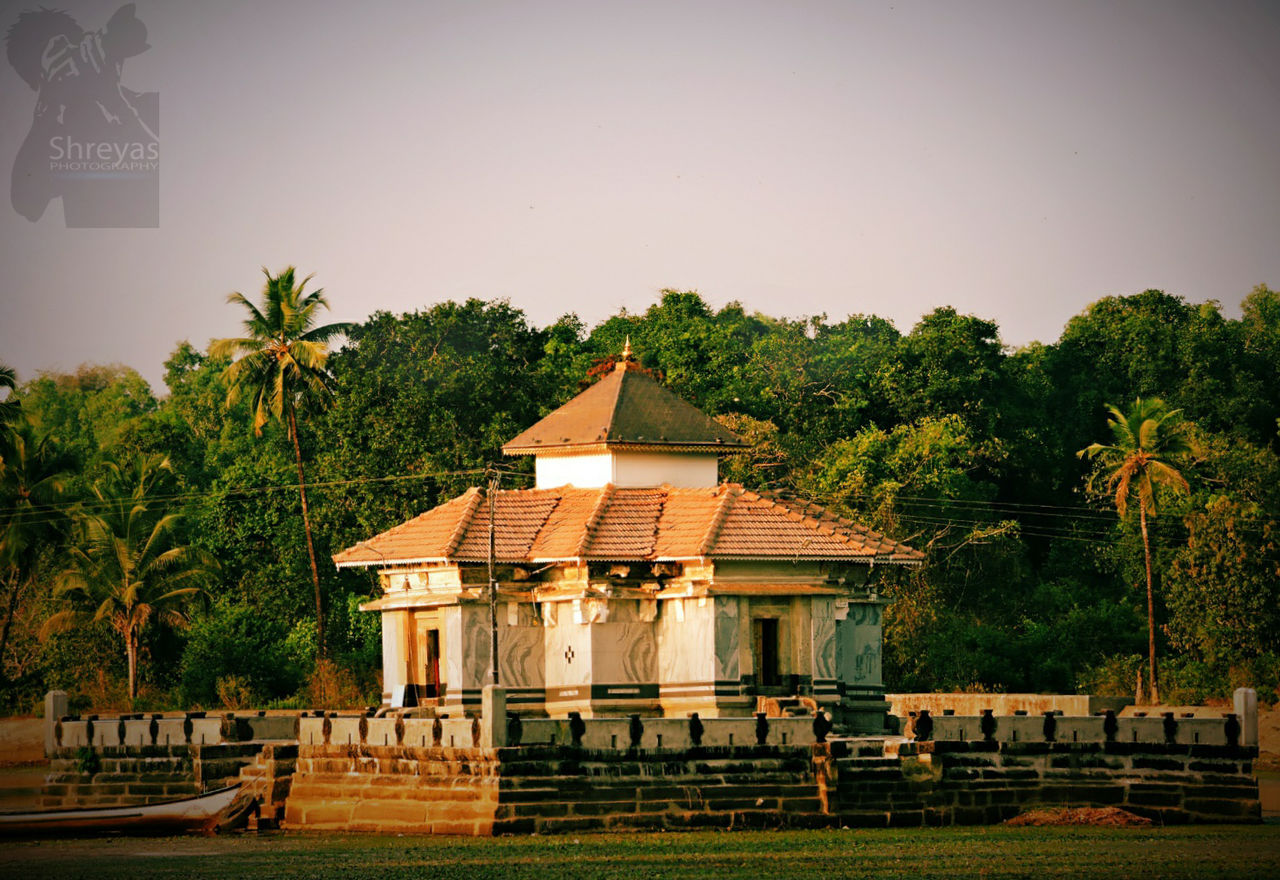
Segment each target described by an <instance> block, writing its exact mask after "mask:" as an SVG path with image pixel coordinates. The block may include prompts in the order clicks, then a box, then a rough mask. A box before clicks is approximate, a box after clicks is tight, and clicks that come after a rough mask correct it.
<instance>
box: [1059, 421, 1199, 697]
mask: <svg viewBox="0 0 1280 880" xmlns="http://www.w3.org/2000/svg"><path fill="white" fill-rule="evenodd" d="M1107 411H1108V412H1109V413H1110V414H1111V417H1110V418H1109V419H1108V420H1107V425H1108V426H1109V427H1110V428H1111V436H1112V438H1113V442H1112V443H1110V444H1104V443H1091V444H1090V445H1089V446H1087V447H1085V448H1084V449H1081V450H1080V451H1079V452H1077V453H1076V455H1078V456H1080V457H1081V458H1090V459H1097V460H1099V461H1101V462H1102V464H1103V467H1104V468H1105V473H1106V478H1107V486H1108V487H1109V488H1110V489H1111V490H1113V491H1114V492H1115V505H1116V512H1117V513H1119V514H1120V516H1121V517H1124V516H1125V515H1126V514H1127V512H1128V509H1129V498H1130V496H1135V497H1136V498H1137V499H1138V521H1139V523H1140V524H1141V528H1142V551H1143V555H1144V557H1145V561H1146V566H1147V652H1148V656H1149V659H1150V665H1151V669H1150V674H1151V701H1152V702H1153V703H1159V702H1160V690H1159V685H1158V684H1157V682H1156V615H1155V600H1154V593H1153V590H1152V585H1151V580H1152V579H1151V538H1150V536H1149V535H1148V533H1147V519H1148V517H1150V516H1153V515H1154V514H1155V512H1156V489H1157V487H1165V488H1167V489H1171V490H1173V491H1175V492H1186V491H1187V488H1188V487H1187V481H1186V478H1185V477H1183V476H1182V474H1181V473H1179V471H1178V469H1177V468H1175V467H1174V466H1173V465H1172V464H1171V463H1170V462H1171V461H1172V460H1174V459H1177V458H1178V457H1180V456H1183V455H1186V454H1187V453H1188V452H1190V451H1191V444H1190V442H1189V441H1188V439H1187V434H1186V426H1185V424H1184V423H1183V422H1182V420H1181V418H1180V417H1181V414H1182V410H1177V409H1175V410H1170V409H1167V408H1166V407H1165V404H1164V401H1162V400H1160V399H1159V398H1156V397H1153V398H1149V399H1147V400H1143V399H1142V398H1138V399H1137V400H1136V401H1134V404H1133V408H1132V409H1131V410H1129V412H1127V413H1123V412H1121V411H1120V410H1119V409H1117V408H1116V407H1114V406H1108V407H1107Z"/></svg>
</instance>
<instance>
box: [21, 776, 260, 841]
mask: <svg viewBox="0 0 1280 880" xmlns="http://www.w3.org/2000/svg"><path fill="white" fill-rule="evenodd" d="M239 793H240V786H239V785H232V786H228V787H227V788H220V789H218V790H217V791H211V792H207V793H205V794H202V795H197V796H196V797H190V798H182V799H181V800H174V801H163V802H160V803H152V804H135V805H131V806H122V807H86V808H82V809H73V810H45V811H40V812H33V813H0V835H4V836H8V837H48V836H54V835H56V836H68V837H69V836H85V835H98V834H123V835H166V834H211V833H213V832H214V831H216V830H217V829H218V827H219V826H221V825H224V824H226V823H227V822H228V821H229V819H230V817H232V816H233V815H234V814H235V813H236V812H237V810H236V807H237V804H239V805H240V806H241V807H243V808H247V807H248V806H251V805H252V798H239V799H238V798H237V795H238V794H239ZM246 801H247V803H246Z"/></svg>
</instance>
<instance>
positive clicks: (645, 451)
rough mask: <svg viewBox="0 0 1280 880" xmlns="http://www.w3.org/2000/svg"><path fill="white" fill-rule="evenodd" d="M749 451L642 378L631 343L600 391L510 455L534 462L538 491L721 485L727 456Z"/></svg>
mask: <svg viewBox="0 0 1280 880" xmlns="http://www.w3.org/2000/svg"><path fill="white" fill-rule="evenodd" d="M746 447H747V444H746V443H745V442H743V440H742V438H741V437H739V436H738V435H737V434H734V433H733V432H732V431H730V430H729V429H728V428H725V427H724V426H723V425H721V424H719V423H718V422H716V421H715V420H714V419H712V418H711V417H710V416H708V415H707V414H706V413H704V412H702V410H700V409H698V408H697V407H695V406H692V405H691V404H688V403H686V402H685V401H683V400H681V399H680V398H679V397H677V396H676V395H674V394H672V393H671V392H670V391H668V390H667V389H666V388H663V387H662V386H661V385H660V384H658V383H657V382H655V381H654V380H653V379H651V378H649V376H648V375H646V374H645V373H644V372H642V371H641V369H640V365H639V364H638V363H637V362H636V361H635V360H634V359H633V358H632V356H631V342H630V340H628V342H627V345H626V348H624V349H623V351H622V360H620V361H618V363H617V364H615V365H614V368H613V372H611V373H609V374H608V375H607V376H605V377H604V378H603V379H601V380H600V381H599V382H597V383H596V384H594V385H592V386H591V387H590V388H588V389H587V390H586V391H583V392H582V393H581V394H579V395H578V396H577V397H575V398H573V399H572V400H570V401H569V402H568V403H566V404H565V405H564V406H562V407H560V408H559V409H557V410H556V411H555V412H553V413H551V414H550V415H548V416H546V417H545V418H543V419H542V420H540V421H539V422H537V423H536V424H534V425H533V426H532V427H531V428H529V429H528V430H526V431H524V432H522V433H521V434H520V435H519V436H517V437H515V438H514V439H512V440H511V441H509V442H508V443H507V444H506V445H505V446H503V447H502V451H503V452H504V453H505V454H507V455H532V456H533V457H534V462H535V469H536V473H537V488H539V489H550V488H554V487H556V486H566V485H571V486H576V487H578V488H597V487H600V486H605V485H608V484H613V485H615V486H620V487H641V486H661V485H663V484H669V485H671V486H678V487H682V488H706V487H711V486H715V485H717V484H718V483H719V479H720V478H719V470H718V465H719V461H720V456H721V455H722V454H724V453H726V452H733V451H736V450H739V449H745V448H746Z"/></svg>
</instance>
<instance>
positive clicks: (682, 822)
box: [493, 746, 833, 834]
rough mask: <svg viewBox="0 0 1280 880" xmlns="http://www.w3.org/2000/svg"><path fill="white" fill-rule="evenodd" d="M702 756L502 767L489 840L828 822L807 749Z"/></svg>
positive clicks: (620, 756) (587, 758) (597, 758)
mask: <svg viewBox="0 0 1280 880" xmlns="http://www.w3.org/2000/svg"><path fill="white" fill-rule="evenodd" d="M700 751H701V752H702V754H700V755H695V754H690V753H683V754H673V755H670V756H666V755H646V756H644V757H640V756H628V755H627V754H626V753H617V754H611V755H609V754H602V753H594V754H592V753H587V754H585V755H583V756H582V757H581V758H579V759H573V758H570V759H568V760H563V759H562V760H558V761H521V760H519V759H518V758H517V759H516V760H510V759H507V760H504V762H503V766H502V775H501V777H500V779H499V781H498V805H497V810H496V815H495V817H494V818H495V821H494V825H493V833H495V834H501V833H529V832H552V833H554V832H565V831H578V830H589V829H641V828H649V829H652V828H671V829H677V828H720V829H731V828H771V827H772V828H776V827H824V826H829V825H830V824H832V822H833V817H832V816H829V815H825V814H824V813H823V809H822V808H823V805H822V801H821V797H820V793H819V790H818V786H817V784H816V780H815V779H814V776H813V773H812V769H811V767H812V765H811V763H810V760H809V755H808V752H807V751H806V750H801V749H778V748H774V747H770V746H761V747H737V748H733V747H730V748H723V749H705V750H700ZM513 757H515V756H513Z"/></svg>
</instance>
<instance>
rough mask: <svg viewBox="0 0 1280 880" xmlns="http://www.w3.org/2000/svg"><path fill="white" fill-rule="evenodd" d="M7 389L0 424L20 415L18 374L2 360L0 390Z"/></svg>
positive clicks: (0, 406)
mask: <svg viewBox="0 0 1280 880" xmlns="http://www.w3.org/2000/svg"><path fill="white" fill-rule="evenodd" d="M5 391H7V392H8V393H7V394H4V395H3V396H0V426H4V425H8V424H10V423H11V422H13V421H14V420H15V419H16V418H17V417H18V397H17V391H18V374H17V373H15V372H14V371H13V367H11V366H9V365H8V364H6V363H4V362H0V392H5ZM2 463H3V460H0V464H2Z"/></svg>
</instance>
